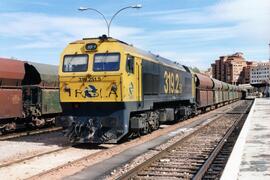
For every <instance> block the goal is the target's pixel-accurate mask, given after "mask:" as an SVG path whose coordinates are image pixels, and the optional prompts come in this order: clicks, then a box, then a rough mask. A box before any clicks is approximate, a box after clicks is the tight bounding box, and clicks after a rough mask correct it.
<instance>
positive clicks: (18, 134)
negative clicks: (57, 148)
mask: <svg viewBox="0 0 270 180" xmlns="http://www.w3.org/2000/svg"><path fill="white" fill-rule="evenodd" d="M62 129H63V128H62V127H52V128H44V129H38V130H32V131H29V130H28V131H25V132H14V133H11V134H7V135H1V136H0V141H5V140H10V139H14V138H20V137H25V136H30V135H39V134H45V133H50V132H55V131H60V130H62Z"/></svg>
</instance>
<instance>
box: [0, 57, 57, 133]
mask: <svg viewBox="0 0 270 180" xmlns="http://www.w3.org/2000/svg"><path fill="white" fill-rule="evenodd" d="M57 72H58V67H57V66H52V65H46V64H39V63H31V62H24V61H18V60H12V59H6V58H0V134H1V133H6V132H9V131H14V130H16V129H17V128H18V126H25V125H26V126H28V125H30V126H32V127H41V126H44V125H46V124H51V123H54V122H55V117H56V116H58V115H60V113H61V112H62V109H61V106H60V103H59V89H58V85H59V83H58V74H57Z"/></svg>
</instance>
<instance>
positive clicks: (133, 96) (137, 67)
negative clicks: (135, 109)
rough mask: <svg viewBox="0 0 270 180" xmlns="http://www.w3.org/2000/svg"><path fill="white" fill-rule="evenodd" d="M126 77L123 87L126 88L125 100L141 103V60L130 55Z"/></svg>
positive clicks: (127, 61)
mask: <svg viewBox="0 0 270 180" xmlns="http://www.w3.org/2000/svg"><path fill="white" fill-rule="evenodd" d="M126 74H127V75H126V77H125V81H124V83H123V85H124V86H125V92H126V93H125V98H124V99H125V100H126V101H133V102H138V101H141V98H142V97H141V60H140V58H137V57H135V56H132V55H130V54H128V55H127V60H126Z"/></svg>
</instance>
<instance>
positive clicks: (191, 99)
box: [59, 36, 196, 143]
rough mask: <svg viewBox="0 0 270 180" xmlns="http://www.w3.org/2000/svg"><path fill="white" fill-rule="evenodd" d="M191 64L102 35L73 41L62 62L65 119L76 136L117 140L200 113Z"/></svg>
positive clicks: (94, 140) (93, 140)
mask: <svg viewBox="0 0 270 180" xmlns="http://www.w3.org/2000/svg"><path fill="white" fill-rule="evenodd" d="M194 78H195V76H194V75H193V74H192V73H191V72H190V70H189V68H187V67H185V66H182V65H180V64H178V63H176V62H172V61H170V60H168V59H165V58H162V57H160V56H158V55H154V54H152V53H150V52H145V51H142V50H140V49H137V48H135V47H133V46H131V45H128V44H127V43H125V42H122V41H119V40H117V39H113V38H108V37H106V36H102V37H99V38H85V39H83V40H78V41H75V42H72V43H70V44H69V45H68V46H67V47H66V48H65V49H64V51H63V53H62V55H61V62H60V66H59V81H60V101H61V105H62V109H63V114H64V115H63V117H62V118H61V119H62V122H63V126H64V127H65V128H66V135H67V136H68V137H69V139H70V140H71V141H77V142H91V143H116V142H118V141H119V140H120V139H122V138H123V137H124V136H126V135H127V134H129V133H133V134H136V135H140V134H147V133H149V132H151V131H153V130H156V129H158V128H159V124H160V123H161V122H165V121H173V120H175V119H184V118H187V117H188V116H190V115H191V114H194V113H196V99H195V96H196V84H195V81H194Z"/></svg>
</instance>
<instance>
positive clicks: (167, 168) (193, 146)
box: [119, 101, 252, 179]
mask: <svg viewBox="0 0 270 180" xmlns="http://www.w3.org/2000/svg"><path fill="white" fill-rule="evenodd" d="M251 104H252V101H244V102H243V103H242V104H240V105H239V106H237V107H235V108H233V109H232V110H231V111H229V112H227V113H225V114H224V115H223V116H222V117H219V118H217V119H216V120H213V121H212V122H210V123H209V124H207V125H205V126H202V127H201V128H200V129H198V130H197V131H195V132H193V133H191V134H189V135H188V136H186V137H184V138H183V139H181V140H180V141H178V142H176V143H174V144H173V145H171V146H169V147H168V148H166V149H165V150H162V151H160V152H159V153H158V154H156V155H154V156H153V157H152V158H150V159H148V160H146V161H144V162H143V163H142V164H140V165H138V166H136V167H135V168H133V169H131V170H130V171H128V172H127V173H125V174H124V175H122V176H121V177H120V178H119V179H179V178H180V179H208V178H210V179H214V178H215V177H218V175H220V174H221V172H222V169H223V167H222V166H224V165H225V164H226V161H227V160H226V159H227V157H228V156H229V155H228V154H229V152H228V148H230V147H231V146H233V145H232V144H233V143H232V142H233V138H231V140H230V141H227V139H228V138H229V137H233V136H236V134H237V133H233V132H236V131H235V129H236V127H239V122H241V120H244V119H245V117H246V115H247V113H248V111H249V109H250V106H251ZM241 123H243V122H241ZM241 123H240V124H241ZM230 135H232V136H230ZM235 138H236V137H234V139H235ZM229 139H230V138H229ZM225 156H226V157H225Z"/></svg>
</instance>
